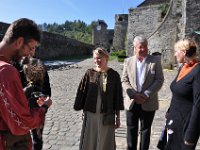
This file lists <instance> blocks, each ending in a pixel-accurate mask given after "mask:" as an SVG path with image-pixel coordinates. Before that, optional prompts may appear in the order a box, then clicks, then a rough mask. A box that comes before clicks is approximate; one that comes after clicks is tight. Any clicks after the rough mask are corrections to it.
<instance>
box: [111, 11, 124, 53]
mask: <svg viewBox="0 0 200 150" xmlns="http://www.w3.org/2000/svg"><path fill="white" fill-rule="evenodd" d="M127 26H128V14H117V15H115V29H114V39H113V49H114V50H115V51H118V50H122V49H125V41H126V32H127Z"/></svg>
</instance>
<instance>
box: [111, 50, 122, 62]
mask: <svg viewBox="0 0 200 150" xmlns="http://www.w3.org/2000/svg"><path fill="white" fill-rule="evenodd" d="M111 56H113V57H117V60H118V61H119V62H124V59H125V58H126V50H119V51H115V52H112V53H111Z"/></svg>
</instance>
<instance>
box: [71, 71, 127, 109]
mask: <svg viewBox="0 0 200 150" xmlns="http://www.w3.org/2000/svg"><path fill="white" fill-rule="evenodd" d="M100 74H101V73H100V72H97V71H96V70H94V69H88V70H87V71H86V73H85V75H84V77H83V78H82V80H81V82H80V84H79V87H78V90H77V94H76V99H75V104H74V109H75V110H81V109H83V110H84V111H90V112H93V113H95V112H96V103H97V96H98V91H99V90H98V87H99V85H100V86H101V83H99V81H100ZM100 88H101V89H102V87H100ZM100 92H101V98H102V103H101V112H102V113H109V112H114V111H116V110H123V109H124V107H123V96H122V86H121V81H120V76H119V74H118V73H117V72H116V71H114V70H113V69H112V68H110V69H109V70H108V71H107V85H106V92H104V91H102V90H100Z"/></svg>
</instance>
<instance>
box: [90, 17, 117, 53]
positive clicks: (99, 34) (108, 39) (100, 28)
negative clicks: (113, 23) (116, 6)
mask: <svg viewBox="0 0 200 150" xmlns="http://www.w3.org/2000/svg"><path fill="white" fill-rule="evenodd" d="M113 36H114V30H112V29H109V30H108V29H107V24H106V23H105V22H104V21H103V20H98V21H97V22H96V24H95V25H94V27H93V30H92V44H93V45H94V46H95V47H98V46H100V47H104V48H105V49H106V50H108V51H109V50H110V47H111V45H112V43H113Z"/></svg>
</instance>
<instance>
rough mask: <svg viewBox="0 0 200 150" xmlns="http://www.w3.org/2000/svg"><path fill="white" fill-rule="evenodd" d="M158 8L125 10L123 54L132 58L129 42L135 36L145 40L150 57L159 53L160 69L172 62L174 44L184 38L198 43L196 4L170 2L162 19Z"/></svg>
mask: <svg viewBox="0 0 200 150" xmlns="http://www.w3.org/2000/svg"><path fill="white" fill-rule="evenodd" d="M159 7H160V5H150V6H145V7H138V8H135V9H130V10H129V18H128V20H129V22H128V31H127V32H128V34H127V40H128V41H127V54H128V55H129V56H131V55H133V49H132V41H133V38H134V37H135V36H136V35H143V36H145V37H147V39H148V42H149V51H150V54H152V53H153V52H160V53H161V54H162V56H161V60H162V63H163V67H164V68H173V65H174V64H175V63H176V60H175V57H174V44H175V42H176V41H177V40H179V39H181V38H184V37H191V38H194V39H195V40H196V41H197V42H198V43H199V44H200V42H199V40H200V37H199V35H198V34H196V33H195V32H194V31H200V1H197V0H171V1H170V3H169V9H168V12H167V14H166V16H165V17H164V18H161V10H159Z"/></svg>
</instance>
